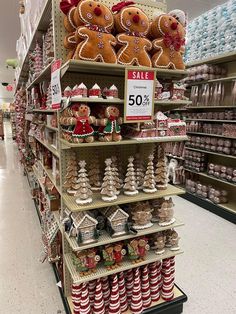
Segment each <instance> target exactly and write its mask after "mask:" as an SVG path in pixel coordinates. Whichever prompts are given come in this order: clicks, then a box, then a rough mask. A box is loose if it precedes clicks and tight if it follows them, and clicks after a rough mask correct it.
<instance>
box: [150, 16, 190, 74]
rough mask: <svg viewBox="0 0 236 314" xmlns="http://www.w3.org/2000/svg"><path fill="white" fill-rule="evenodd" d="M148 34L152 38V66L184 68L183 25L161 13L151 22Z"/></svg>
mask: <svg viewBox="0 0 236 314" xmlns="http://www.w3.org/2000/svg"><path fill="white" fill-rule="evenodd" d="M150 34H151V36H152V38H153V39H154V40H153V48H154V50H155V53H154V55H153V56H152V65H153V67H156V68H170V69H179V70H184V69H185V65H184V62H183V56H182V49H183V46H184V45H185V29H184V27H183V25H181V23H179V22H178V21H177V20H176V19H175V18H174V17H173V16H171V15H168V14H162V15H160V16H158V17H156V18H155V19H154V21H153V22H152V24H151V28H150Z"/></svg>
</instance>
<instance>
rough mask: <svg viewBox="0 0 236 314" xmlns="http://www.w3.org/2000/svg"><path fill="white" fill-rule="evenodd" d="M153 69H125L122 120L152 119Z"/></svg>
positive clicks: (138, 120)
mask: <svg viewBox="0 0 236 314" xmlns="http://www.w3.org/2000/svg"><path fill="white" fill-rule="evenodd" d="M154 89H155V71H154V70H147V71H142V70H133V69H132V70H131V69H126V84H125V110H124V111H125V112H124V122H125V123H134V122H145V121H151V120H152V119H153V112H154Z"/></svg>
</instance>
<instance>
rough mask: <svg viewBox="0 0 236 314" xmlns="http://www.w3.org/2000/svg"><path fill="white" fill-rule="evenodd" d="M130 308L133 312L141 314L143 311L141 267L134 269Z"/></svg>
mask: <svg viewBox="0 0 236 314" xmlns="http://www.w3.org/2000/svg"><path fill="white" fill-rule="evenodd" d="M130 309H131V311H132V313H133V314H141V313H142V312H143V299H142V293H141V282H140V273H139V268H136V269H135V271H134V286H133V291H132V298H131V304H130Z"/></svg>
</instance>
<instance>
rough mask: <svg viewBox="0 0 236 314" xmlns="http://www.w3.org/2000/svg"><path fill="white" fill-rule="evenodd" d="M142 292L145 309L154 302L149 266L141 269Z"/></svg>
mask: <svg viewBox="0 0 236 314" xmlns="http://www.w3.org/2000/svg"><path fill="white" fill-rule="evenodd" d="M141 293H142V301H143V307H144V309H147V308H149V307H150V306H151V304H152V298H151V290H150V282H149V271H148V266H147V265H146V266H144V267H143V268H142V269H141Z"/></svg>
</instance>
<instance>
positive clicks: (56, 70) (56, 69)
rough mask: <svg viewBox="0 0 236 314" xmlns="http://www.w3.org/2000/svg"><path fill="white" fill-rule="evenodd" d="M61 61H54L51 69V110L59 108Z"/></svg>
mask: <svg viewBox="0 0 236 314" xmlns="http://www.w3.org/2000/svg"><path fill="white" fill-rule="evenodd" d="M61 64H62V63H61V60H55V61H54V62H53V64H52V67H51V92H52V109H59V108H60V107H61V98H62V96H61V71H60V68H61Z"/></svg>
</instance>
